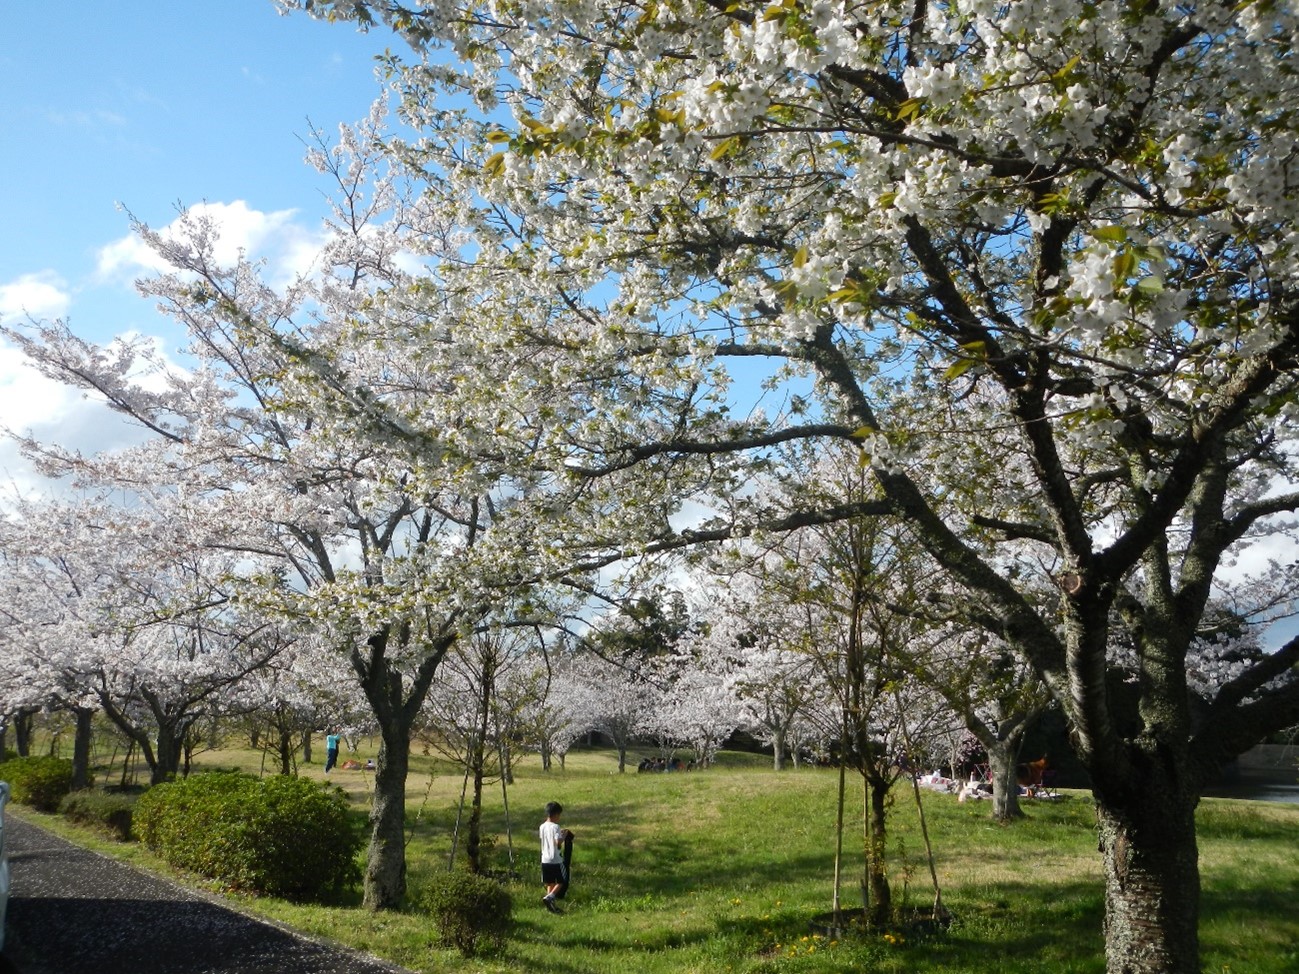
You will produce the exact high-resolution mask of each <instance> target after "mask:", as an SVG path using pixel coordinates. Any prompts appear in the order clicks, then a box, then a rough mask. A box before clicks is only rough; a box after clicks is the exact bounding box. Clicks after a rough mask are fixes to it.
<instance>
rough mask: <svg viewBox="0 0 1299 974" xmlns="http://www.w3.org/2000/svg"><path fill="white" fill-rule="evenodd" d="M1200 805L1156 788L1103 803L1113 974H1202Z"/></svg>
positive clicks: (1101, 825) (1108, 943)
mask: <svg viewBox="0 0 1299 974" xmlns="http://www.w3.org/2000/svg"><path fill="white" fill-rule="evenodd" d="M1196 804H1197V799H1196V798H1195V797H1194V796H1193V795H1188V794H1185V793H1183V794H1173V793H1171V791H1170V790H1168V789H1163V788H1159V787H1157V786H1153V783H1152V786H1151V787H1142V788H1139V789H1135V790H1134V792H1133V793H1132V795H1131V796H1130V797H1129V798H1128V800H1126V801H1124V802H1123V803H1122V804H1121V805H1120V804H1118V803H1114V802H1106V801H1104V800H1098V804H1097V812H1096V815H1097V824H1098V829H1099V833H1100V850H1101V854H1102V857H1103V859H1104V867H1105V953H1106V970H1107V971H1108V974H1198V972H1199V970H1200V948H1199V934H1198V930H1197V928H1198V924H1199V903H1200V871H1199V858H1198V851H1197V847H1196V840H1195V806H1196Z"/></svg>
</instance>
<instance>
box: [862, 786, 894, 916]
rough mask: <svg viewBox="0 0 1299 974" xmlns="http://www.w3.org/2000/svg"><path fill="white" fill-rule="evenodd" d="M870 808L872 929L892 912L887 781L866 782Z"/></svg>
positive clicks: (868, 863) (868, 878) (868, 854)
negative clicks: (888, 858) (888, 859)
mask: <svg viewBox="0 0 1299 974" xmlns="http://www.w3.org/2000/svg"><path fill="white" fill-rule="evenodd" d="M866 791H867V796H868V799H869V808H868V810H867V819H866V825H867V828H866V881H867V883H868V884H869V892H870V910H869V915H868V920H869V922H870V924H871V925H872V926H876V927H878V926H883V925H884V924H886V923H888V921H889V917H890V915H891V914H892V912H893V893H892V890H891V889H890V888H889V873H888V863H887V861H886V858H887V852H888V849H887V840H888V796H889V786H888V782H887V781H882V780H880V779H878V778H876V777H875V776H869V777H867V779H866Z"/></svg>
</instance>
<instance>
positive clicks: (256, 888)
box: [135, 773, 361, 900]
mask: <svg viewBox="0 0 1299 974" xmlns="http://www.w3.org/2000/svg"><path fill="white" fill-rule="evenodd" d="M135 829H136V833H137V834H138V835H139V836H140V838H141V840H142V841H143V842H144V843H145V844H146V845H148V846H149V847H150V848H153V849H156V850H158V852H159V853H160V854H161V855H162V857H163V858H164V859H166V860H167V861H168V862H169V863H171V864H172V865H173V866H177V867H178V868H181V869H188V870H190V871H191V872H196V873H199V874H200V875H203V876H208V877H210V878H212V879H215V880H218V881H219V882H222V883H225V884H226V885H228V886H230V887H232V888H235V889H240V890H246V891H249V892H254V893H261V894H266V895H271V896H282V897H285V898H286V899H292V900H308V899H320V898H323V897H325V896H327V895H329V894H336V893H338V892H341V891H342V890H343V889H345V888H346V887H347V886H349V885H350V884H352V883H355V882H356V881H357V880H358V879H359V878H360V870H359V868H358V866H357V864H356V854H357V852H358V851H359V850H360V847H361V840H360V837H359V836H358V835H357V833H356V830H355V829H354V828H353V827H352V823H351V820H350V818H349V816H348V810H347V799H346V796H345V795H344V794H343V793H342V792H341V791H339V790H338V789H332V790H330V789H327V788H323V787H322V786H320V785H318V784H316V783H314V782H312V781H309V780H308V779H306V778H291V777H282V776H277V777H273V778H264V779H260V780H259V779H257V778H253V777H250V776H247V775H241V774H229V773H221V774H200V775H193V776H191V777H189V778H185V779H182V780H180V781H174V782H169V783H167V784H162V785H156V786H155V787H153V788H150V789H149V790H148V791H147V792H145V794H144V795H143V796H142V797H141V798H140V800H139V802H137V803H136V807H135Z"/></svg>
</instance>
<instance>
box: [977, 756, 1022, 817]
mask: <svg viewBox="0 0 1299 974" xmlns="http://www.w3.org/2000/svg"><path fill="white" fill-rule="evenodd" d="M1020 743H1021V738H1020V736H1019V735H1016V736H1015V737H1013V738H1011V739H1010V740H1006V741H998V742H996V744H995V745H993V746H985V747H984V750H985V751H987V752H988V769H989V771H990V772H991V773H992V817H993V819H994V820H995V821H998V822H1013V821H1014V820H1015V819H1017V818H1023V817H1024V810H1023V809H1021V808H1020V807H1019V781H1018V779H1017V777H1016V773H1015V769H1016V766H1017V763H1018V761H1019V748H1020Z"/></svg>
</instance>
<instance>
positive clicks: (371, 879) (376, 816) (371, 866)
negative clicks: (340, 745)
mask: <svg viewBox="0 0 1299 974" xmlns="http://www.w3.org/2000/svg"><path fill="white" fill-rule="evenodd" d="M380 734H381V737H380V742H379V757H378V759H377V760H376V761H375V770H374V806H373V807H372V808H371V809H370V847H369V849H368V851H367V852H366V857H365V893H364V898H363V901H364V905H365V907H366V908H367V909H370V910H395V909H396V908H397V907H398V906H400V905H401V900H402V897H403V896H405V895H406V831H405V830H406V772H407V768H408V766H409V764H410V733H409V728H408V727H406V726H405V722H404V721H395V720H394V721H391V722H383V723H381V725H380Z"/></svg>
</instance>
